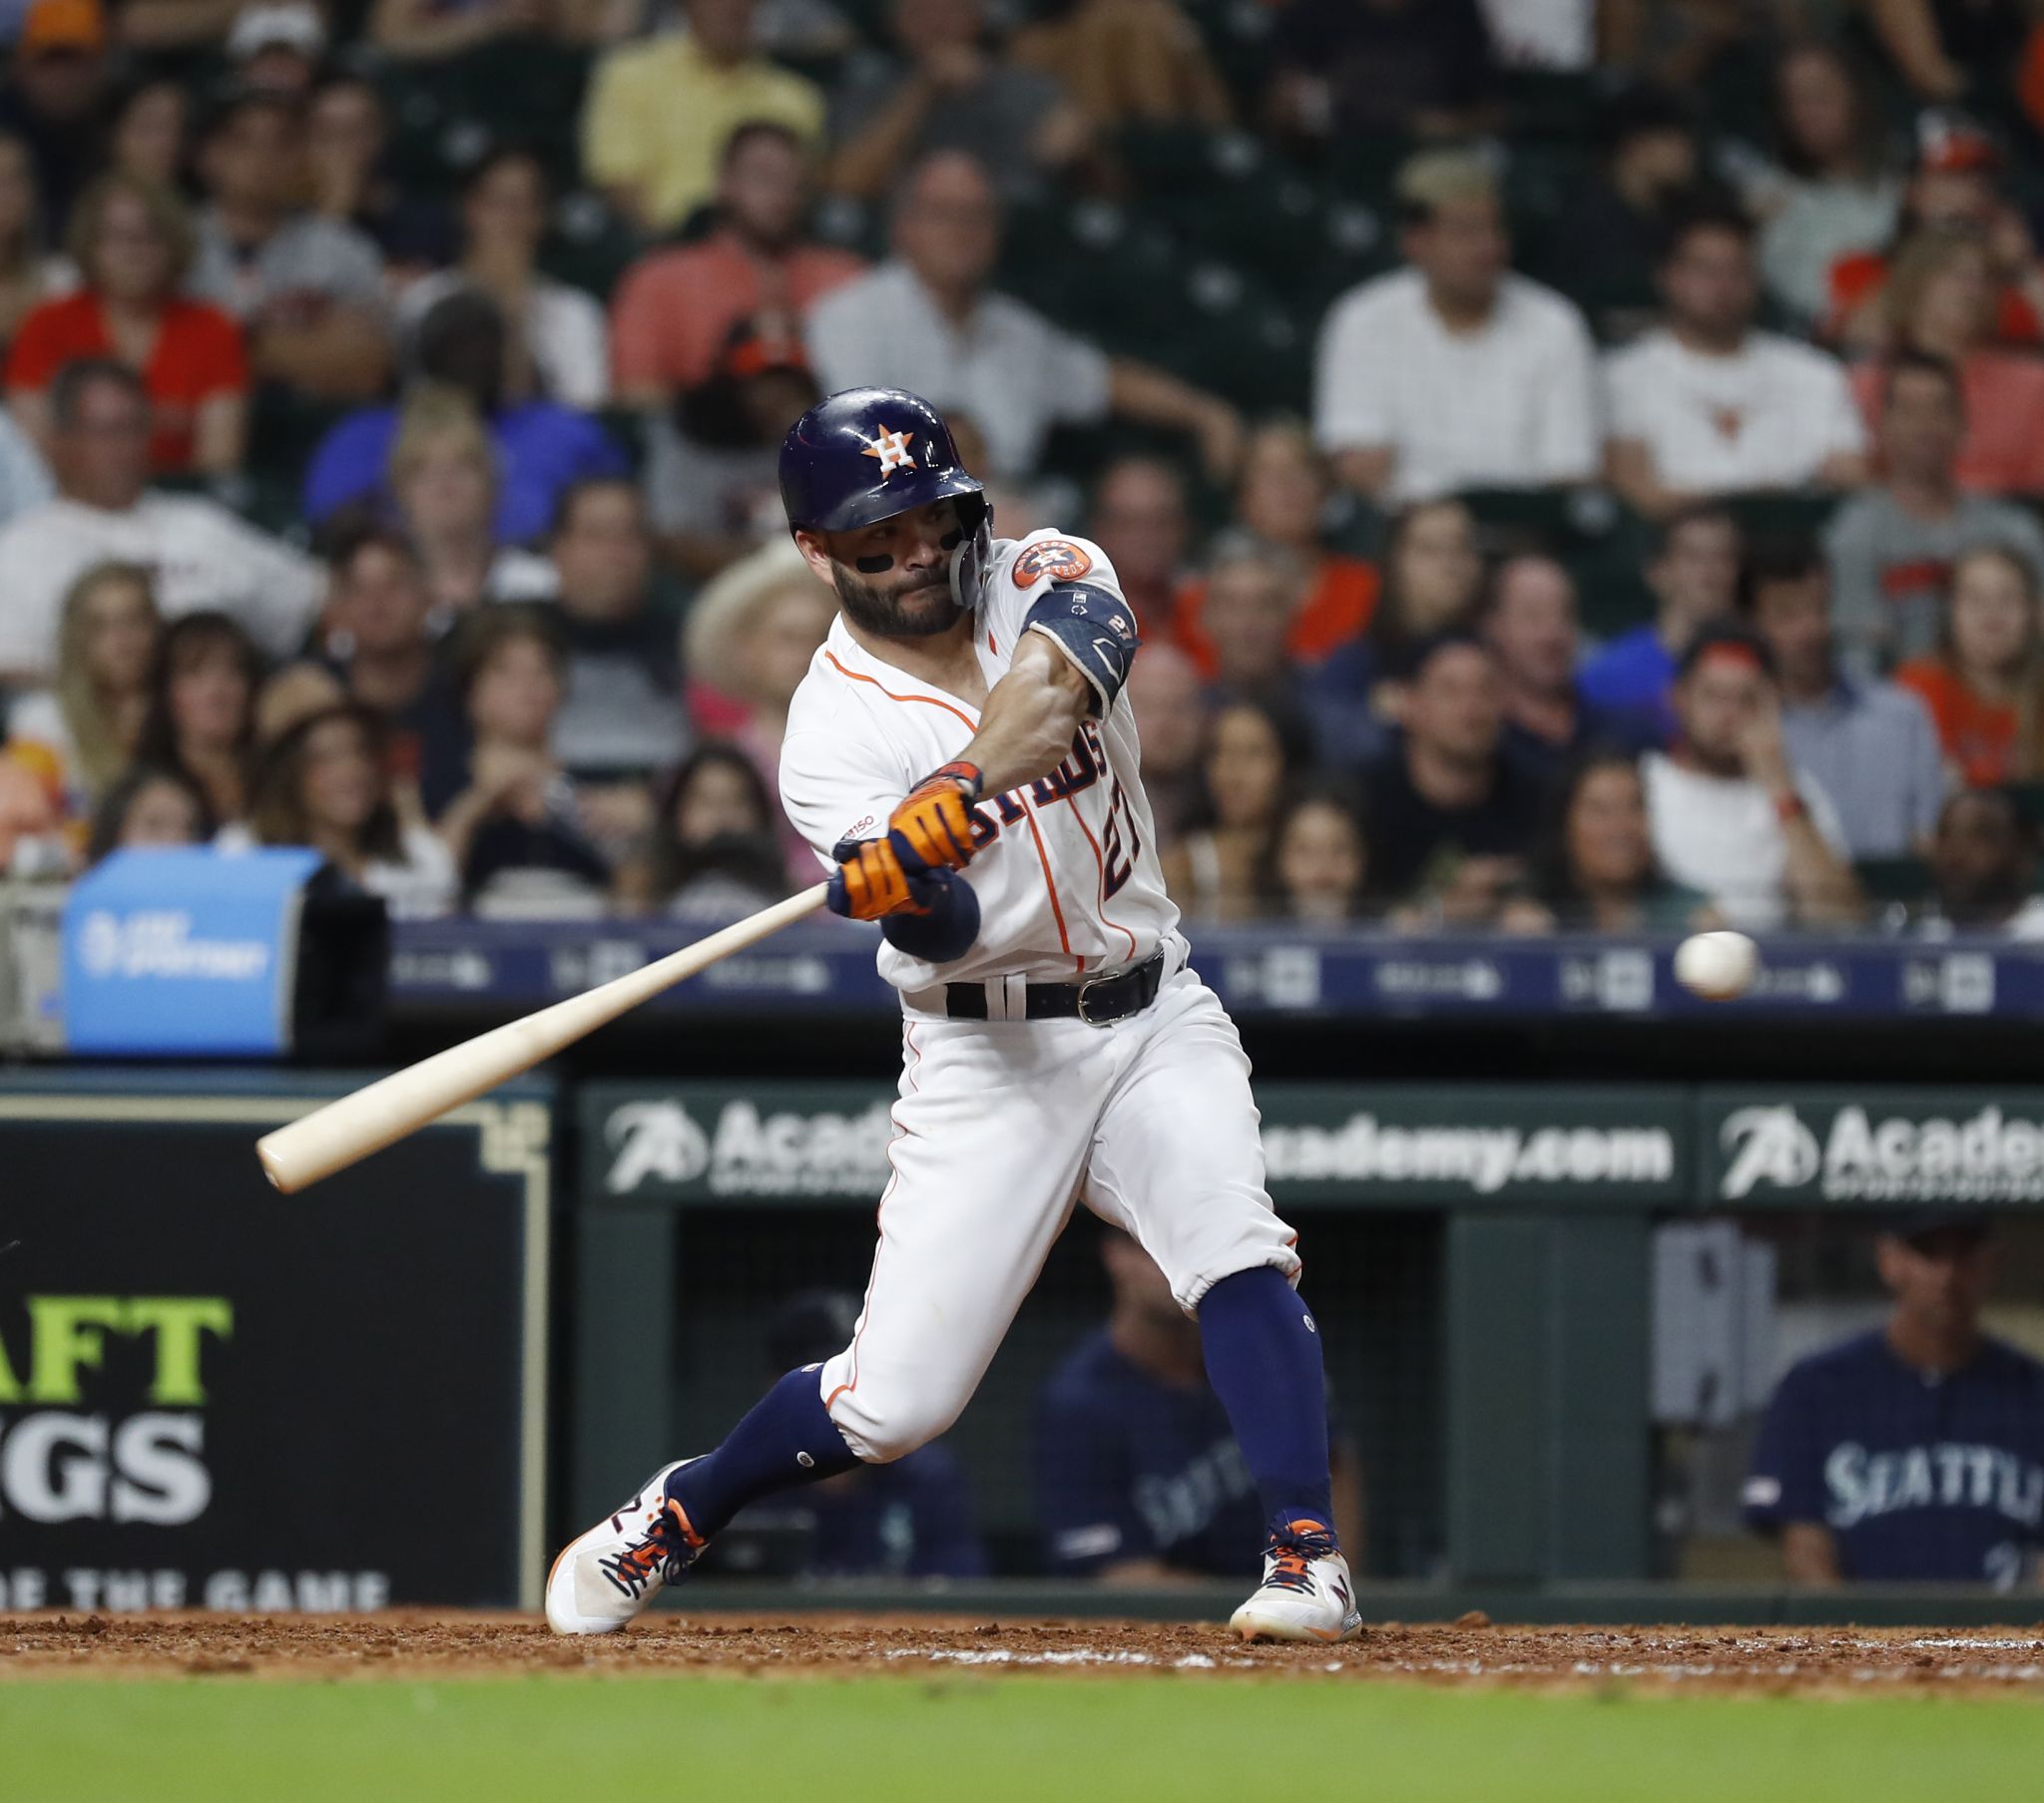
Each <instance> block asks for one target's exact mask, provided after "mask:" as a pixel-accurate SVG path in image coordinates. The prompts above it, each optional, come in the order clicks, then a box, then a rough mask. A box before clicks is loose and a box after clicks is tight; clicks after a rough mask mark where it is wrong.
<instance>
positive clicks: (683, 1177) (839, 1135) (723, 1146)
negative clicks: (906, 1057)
mask: <svg viewBox="0 0 2044 1803" xmlns="http://www.w3.org/2000/svg"><path fill="white" fill-rule="evenodd" d="M893 1135H894V1124H893V1122H892V1120H890V1119H889V1117H888V1114H887V1108H886V1105H885V1104H884V1103H883V1102H877V1101H876V1102H874V1103H873V1104H872V1105H871V1106H870V1107H869V1108H867V1109H865V1110H863V1111H862V1112H861V1113H859V1114H856V1115H843V1114H836V1113H833V1112H831V1111H828V1110H821V1109H787V1110H782V1111H779V1112H777V1113H773V1114H767V1115H763V1114H761V1112H760V1111H759V1109H758V1108H756V1107H755V1106H754V1105H753V1104H752V1103H750V1102H745V1101H732V1102H727V1103H726V1104H725V1105H724V1106H723V1108H722V1109H720V1110H719V1111H718V1116H717V1124H716V1126H715V1127H712V1128H708V1129H706V1128H705V1127H703V1125H702V1124H701V1123H700V1122H698V1121H697V1119H696V1118H695V1116H693V1115H691V1114H690V1113H689V1111H688V1110H687V1109H685V1108H684V1107H682V1105H681V1104H680V1103H679V1102H629V1103H625V1104H623V1105H622V1106H620V1107H618V1108H615V1109H613V1110H612V1111H611V1113H610V1117H609V1119H608V1120H606V1121H605V1123H604V1129H603V1136H604V1142H605V1144H607V1145H608V1146H609V1147H610V1149H611V1161H610V1167H609V1169H608V1170H606V1172H605V1173H604V1188H605V1189H606V1190H608V1191H609V1192H610V1193H611V1194H612V1195H631V1194H633V1193H635V1192H636V1191H638V1190H640V1189H642V1188H644V1187H647V1186H649V1185H650V1186H654V1187H661V1186H666V1187H672V1188H685V1187H694V1186H696V1185H698V1184H700V1185H701V1186H702V1187H703V1188H704V1189H707V1190H708V1191H709V1193H710V1194H712V1195H868V1194H872V1193H874V1192H876V1191H877V1190H878V1189H879V1188H880V1186H881V1184H882V1183H884V1182H885V1181H886V1177H887V1145H888V1142H889V1141H890V1140H891V1139H892V1138H893Z"/></svg>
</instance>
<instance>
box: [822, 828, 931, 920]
mask: <svg viewBox="0 0 2044 1803" xmlns="http://www.w3.org/2000/svg"><path fill="white" fill-rule="evenodd" d="M837 859H838V862H837V869H836V871H835V872H834V873H833V874H832V876H831V878H830V911H831V912H832V913H833V914H842V915H843V916H844V917H845V918H846V919H847V920H879V919H881V918H882V917H883V916H885V915H888V914H920V913H922V912H923V911H924V910H922V909H920V908H918V907H917V906H916V905H915V902H914V898H913V897H912V896H910V894H909V892H908V872H907V871H906V870H905V869H903V868H902V864H901V854H900V853H899V852H897V851H896V850H895V849H894V846H893V844H892V842H891V841H889V840H887V839H856V840H854V839H846V840H844V841H843V842H842V843H841V844H839V845H838V847H837Z"/></svg>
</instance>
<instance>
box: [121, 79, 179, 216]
mask: <svg viewBox="0 0 2044 1803" xmlns="http://www.w3.org/2000/svg"><path fill="white" fill-rule="evenodd" d="M191 139H192V95H191V91H190V90H189V89H188V88H187V87H186V86H185V84H184V83H183V82H181V81H177V80H174V79H172V78H171V77H169V76H155V77H152V78H150V79H148V80H146V81H140V82H137V83H136V84H135V86H133V87H132V88H130V89H129V90H128V91H127V92H126V93H125V94H123V95H122V97H121V101H120V105H119V106H118V107H117V108H116V110H115V113H114V120H113V124H112V125H111V126H110V127H109V128H108V130H107V173H108V174H110V175H118V176H126V177H128V178H129V179H130V180H131V181H136V182H148V183H150V184H152V185H153V186H155V187H157V188H161V189H163V190H165V191H166V192H168V193H170V194H178V193H181V192H182V191H183V189H184V187H185V183H186V179H187V177H188V176H189V175H190V173H191V172H190V168H189V160H190V157H191V153H192V142H191Z"/></svg>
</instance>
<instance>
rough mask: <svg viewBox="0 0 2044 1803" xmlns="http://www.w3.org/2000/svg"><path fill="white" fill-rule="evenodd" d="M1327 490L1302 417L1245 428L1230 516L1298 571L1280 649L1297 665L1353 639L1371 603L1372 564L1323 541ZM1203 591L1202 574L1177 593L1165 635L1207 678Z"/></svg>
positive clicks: (1210, 673)
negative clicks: (1299, 581) (1299, 585)
mask: <svg viewBox="0 0 2044 1803" xmlns="http://www.w3.org/2000/svg"><path fill="white" fill-rule="evenodd" d="M1332 492H1333V485H1332V483H1331V482H1330V480H1329V478H1328V472H1327V465H1326V461H1325V459H1324V458H1322V457H1321V456H1320V453H1319V451H1318V450H1317V449H1316V448H1315V447H1314V445H1313V441H1312V434H1311V433H1310V432H1309V431H1308V430H1307V429H1306V427H1305V425H1304V424H1303V422H1301V421H1298V420H1291V419H1277V420H1271V421H1269V422H1267V423H1266V424H1264V425H1261V426H1259V427H1258V428H1257V429H1256V430H1255V431H1254V432H1252V433H1251V434H1250V436H1249V440H1248V443H1247V445H1246V446H1245V448H1244V451H1243V459H1242V475H1241V477H1240V479H1239V480H1238V482H1237V484H1236V491H1235V516H1236V521H1237V523H1238V524H1239V525H1240V526H1241V527H1242V528H1243V529H1244V530H1245V531H1246V532H1248V533H1251V534H1252V535H1254V536H1255V537H1256V538H1258V539H1260V540H1262V541H1263V542H1264V543H1265V544H1267V545H1275V546H1278V547H1279V548H1281V549H1282V550H1284V551H1286V552H1288V553H1289V554H1290V555H1291V557H1292V558H1293V559H1295V560H1296V561H1297V563H1298V564H1299V566H1300V567H1301V569H1302V570H1303V571H1304V573H1305V584H1304V587H1303V589H1302V591H1301V592H1300V594H1299V596H1298V601H1297V605H1296V607H1295V608H1294V609H1293V611H1292V615H1291V624H1290V627H1289V630H1288V631H1287V633H1286V636H1285V650H1286V651H1287V652H1288V653H1289V655H1290V656H1291V657H1292V658H1294V659H1296V660H1298V662H1300V663H1302V664H1317V663H1319V662H1320V661H1321V660H1322V659H1323V658H1325V657H1326V656H1327V654H1328V653H1329V652H1332V651H1336V650H1338V649H1339V648H1340V647H1341V646H1344V645H1346V644H1348V643H1349V642H1350V641H1351V640H1354V639H1358V638H1360V637H1361V636H1362V633H1363V631H1364V629H1365V628H1366V627H1368V625H1369V621H1370V615H1371V614H1372V613H1373V612H1374V611H1375V608H1376V605H1377V573H1376V569H1375V567H1374V566H1373V565H1370V564H1366V563H1364V562H1363V560H1362V559H1361V558H1359V557H1344V556H1343V555H1342V554H1341V553H1339V552H1337V551H1333V550H1330V549H1329V548H1328V545H1327V540H1326V533H1325V527H1324V521H1325V516H1326V509H1327V500H1328V497H1329V495H1330V494H1331V493H1332ZM1116 569H1117V571H1119V569H1120V566H1119V565H1117V566H1116ZM1206 594H1207V585H1206V583H1205V582H1204V581H1195V582H1192V583H1189V584H1187V585H1186V587H1185V588H1184V589H1182V590H1181V591H1180V592H1179V595H1178V600H1177V608H1176V620H1175V622H1174V624H1173V627H1172V637H1173V638H1174V639H1176V640H1177V641H1178V642H1179V644H1180V645H1182V646H1184V647H1185V649H1186V650H1187V651H1188V652H1189V653H1191V654H1192V657H1193V659H1194V661H1195V662H1196V663H1198V665H1199V666H1200V674H1201V675H1202V676H1206V677H1207V678H1208V679H1209V680H1210V681H1211V680H1213V679H1214V677H1215V676H1217V675H1218V674H1219V673H1218V670H1217V668H1216V665H1215V658H1214V646H1213V642H1212V640H1211V639H1210V638H1209V636H1208V633H1207V631H1206V628H1205V627H1204V625H1203V624H1202V620H1201V611H1202V609H1203V608H1204V606H1205V605H1206Z"/></svg>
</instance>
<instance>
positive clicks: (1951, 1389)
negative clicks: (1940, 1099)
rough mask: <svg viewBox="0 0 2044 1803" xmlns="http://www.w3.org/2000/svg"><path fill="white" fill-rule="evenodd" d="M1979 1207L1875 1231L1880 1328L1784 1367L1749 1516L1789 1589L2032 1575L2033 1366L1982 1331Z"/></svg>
mask: <svg viewBox="0 0 2044 1803" xmlns="http://www.w3.org/2000/svg"><path fill="white" fill-rule="evenodd" d="M1990 1220H1991V1216H1989V1214H1988V1213H1987V1211H1986V1210H1985V1209H1958V1208H1943V1209H1929V1208H1925V1209H1917V1210H1915V1211H1913V1212H1910V1213H1905V1214H1902V1215H1899V1216H1895V1217H1891V1223H1890V1224H1889V1225H1887V1226H1886V1227H1885V1228H1884V1229H1883V1230H1882V1231H1881V1233H1880V1234H1879V1236H1878V1237H1877V1238H1876V1239H1875V1241H1874V1260H1875V1264H1876V1266H1877V1268H1878V1269H1879V1272H1880V1280H1881V1284H1882V1287H1883V1288H1885V1289H1886V1290H1887V1291H1888V1293H1889V1294H1890V1295H1891V1296H1893V1297H1894V1307H1893V1308H1892V1309H1891V1310H1890V1312H1889V1314H1888V1318H1887V1321H1886V1323H1885V1324H1884V1325H1883V1326H1880V1327H1877V1328H1875V1329H1874V1330H1873V1331H1872V1332H1870V1333H1862V1334H1857V1335H1855V1336H1853V1337H1852V1338H1851V1339H1849V1340H1846V1341H1844V1342H1843V1343H1842V1344H1840V1345H1837V1346H1832V1347H1828V1348H1826V1349H1825V1350H1823V1351H1821V1352H1817V1353H1812V1354H1811V1355H1810V1356H1809V1357H1807V1358H1805V1359H1802V1360H1800V1361H1799V1362H1798V1363H1796V1364H1795V1365H1793V1366H1791V1367H1790V1368H1789V1373H1788V1375H1787V1376H1786V1377H1784V1378H1783V1379H1782V1382H1781V1384H1780V1386H1779V1387H1778V1388H1777V1389H1776V1391H1775V1395H1774V1400H1773V1401H1771V1402H1770V1403H1769V1404H1768V1412H1767V1417H1766V1419H1765V1420H1764V1421H1763V1422H1762V1423H1761V1432H1760V1440H1759V1443H1758V1445H1757V1446H1756V1447H1755V1449H1754V1457H1753V1469H1752V1474H1751V1476H1749V1477H1748V1479H1747V1483H1746V1519H1747V1521H1748V1522H1749V1523H1750V1524H1751V1525H1752V1526H1754V1527H1755V1528H1758V1529H1761V1530H1762V1531H1763V1532H1766V1533H1770V1534H1776V1535H1779V1536H1780V1539H1781V1548H1782V1573H1783V1576H1784V1577H1785V1578H1788V1579H1789V1581H1791V1582H1793V1583H1799V1584H1809V1585H1816V1586H1822V1587H1830V1586H1834V1585H1837V1584H1842V1583H1946V1584H1976V1583H1984V1584H1992V1585H1993V1586H1994V1587H1995V1588H1996V1589H2000V1590H2014V1589H2017V1588H2019V1587H2022V1586H2026V1585H2029V1584H2032V1583H2034V1582H2035V1580H2036V1563H2037V1561H2036V1554H2037V1544H2038V1541H2039V1538H2040V1535H2039V1525H2038V1514H2039V1499H2040V1498H2044V1364H2039V1363H2038V1361H2037V1360H2035V1359H2034V1358H2032V1357H2030V1355H2029V1354H2028V1353H2025V1352H2019V1351H2018V1350H2017V1349H2016V1348H2015V1347H2013V1346H2010V1345H2008V1344H2006V1343H2004V1342H2003V1341H2000V1340H1995V1339H1990V1338H1989V1337H1988V1336H1987V1335H1986V1334H1984V1333H1983V1332H1982V1331H1981V1327H1980V1315H1981V1310H1982V1308H1983V1307H1984V1305H1985V1303H1986V1301H1987V1297H1988V1294H1989V1292H1990V1291H1991V1290H1992V1288H1993V1284H1994V1270H1995V1258H1994V1248H1993V1244H1992V1240H1991V1237H1990V1232H1991V1229H1990Z"/></svg>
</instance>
